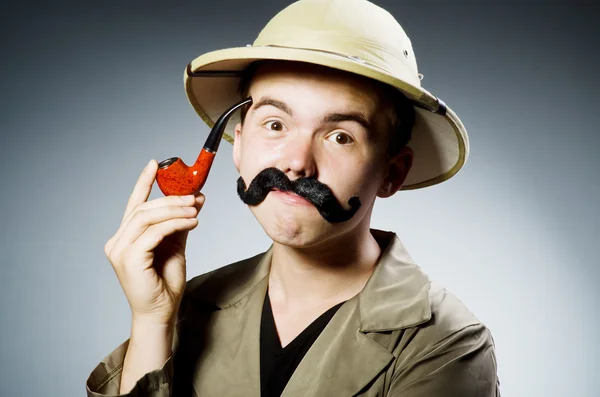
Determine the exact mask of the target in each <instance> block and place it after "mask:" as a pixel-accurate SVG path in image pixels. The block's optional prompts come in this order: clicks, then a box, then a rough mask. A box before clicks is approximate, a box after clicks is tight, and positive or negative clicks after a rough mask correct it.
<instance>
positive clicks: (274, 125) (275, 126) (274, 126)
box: [265, 120, 283, 131]
mask: <svg viewBox="0 0 600 397" xmlns="http://www.w3.org/2000/svg"><path fill="white" fill-rule="evenodd" d="M265 126H267V129H269V130H271V131H283V123H282V122H281V121H279V120H269V121H267V122H266V123H265Z"/></svg>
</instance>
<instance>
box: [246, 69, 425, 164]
mask: <svg viewBox="0 0 600 397" xmlns="http://www.w3.org/2000/svg"><path fill="white" fill-rule="evenodd" d="M265 62H269V60H260V61H255V62H252V63H251V64H250V65H249V66H248V67H247V68H246V69H245V70H244V73H243V75H242V78H241V80H240V83H239V85H238V92H239V94H240V95H241V97H242V98H246V97H247V96H248V94H249V90H250V83H251V81H252V78H253V77H254V75H255V74H256V72H257V70H258V69H259V68H260V66H261V65H262V64H264V63H265ZM271 62H272V61H271ZM372 81H373V82H374V84H375V85H376V87H377V88H378V90H379V97H380V98H381V100H382V105H383V106H382V107H383V110H384V112H385V114H386V116H387V118H388V121H389V126H390V134H389V142H388V150H387V156H388V158H391V157H393V156H395V155H397V154H398V153H399V152H400V150H401V149H402V148H403V147H404V146H406V145H407V144H408V143H409V142H410V139H411V136H412V129H413V127H414V124H415V108H414V107H413V105H412V103H411V102H410V100H409V99H408V98H407V97H406V96H405V95H404V94H403V93H402V92H401V91H400V90H398V89H397V88H395V87H392V86H390V85H387V84H384V83H381V82H379V81H376V80H372ZM249 108H250V107H249V106H243V107H242V109H241V111H240V120H241V123H242V125H243V123H244V119H245V118H246V113H247V112H248V109H249Z"/></svg>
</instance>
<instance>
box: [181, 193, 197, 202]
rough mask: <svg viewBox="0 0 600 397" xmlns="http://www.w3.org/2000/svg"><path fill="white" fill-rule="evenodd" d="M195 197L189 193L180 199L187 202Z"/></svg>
mask: <svg viewBox="0 0 600 397" xmlns="http://www.w3.org/2000/svg"><path fill="white" fill-rule="evenodd" d="M193 197H194V196H193V195H191V194H188V195H187V196H181V197H180V199H181V201H184V202H186V203H187V202H189V201H191V200H192V198H193Z"/></svg>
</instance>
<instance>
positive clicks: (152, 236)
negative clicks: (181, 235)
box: [131, 218, 198, 253]
mask: <svg viewBox="0 0 600 397" xmlns="http://www.w3.org/2000/svg"><path fill="white" fill-rule="evenodd" d="M196 226H198V219H196V218H186V219H170V220H168V221H164V222H161V223H157V224H154V225H152V226H150V227H149V228H148V229H147V230H146V232H145V233H143V234H142V235H141V236H140V237H139V238H138V239H137V240H136V241H135V242H134V243H133V244H132V245H131V252H140V253H141V252H152V251H154V250H155V249H156V247H158V245H159V244H160V243H162V242H163V240H164V239H165V238H166V237H168V236H170V235H172V234H174V233H177V232H189V231H190V230H192V229H194V228H195V227H196Z"/></svg>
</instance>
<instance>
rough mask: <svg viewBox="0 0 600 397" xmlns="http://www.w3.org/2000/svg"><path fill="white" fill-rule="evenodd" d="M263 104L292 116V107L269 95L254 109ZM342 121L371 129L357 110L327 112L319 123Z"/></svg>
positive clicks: (369, 124) (367, 121)
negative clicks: (352, 122)
mask: <svg viewBox="0 0 600 397" xmlns="http://www.w3.org/2000/svg"><path fill="white" fill-rule="evenodd" d="M263 106H273V107H275V108H277V109H279V110H281V111H282V112H284V113H287V114H288V115H290V116H291V117H293V113H292V109H291V108H290V107H289V106H288V105H287V104H286V103H285V102H283V101H280V100H278V99H274V98H271V97H268V96H267V97H262V98H261V99H260V101H258V102H257V103H256V105H254V110H257V109H259V108H261V107H263ZM342 121H354V122H356V123H358V124H360V125H361V126H363V127H364V128H365V129H366V130H367V131H370V130H371V123H370V122H369V120H367V118H366V117H365V116H364V115H363V114H362V113H359V112H347V113H328V114H326V115H325V116H323V118H322V119H321V123H322V124H325V123H340V122H342Z"/></svg>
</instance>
